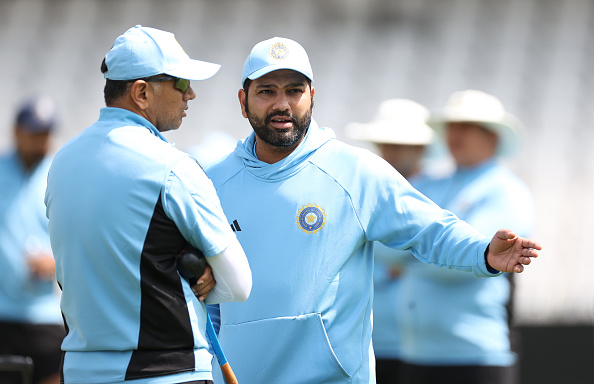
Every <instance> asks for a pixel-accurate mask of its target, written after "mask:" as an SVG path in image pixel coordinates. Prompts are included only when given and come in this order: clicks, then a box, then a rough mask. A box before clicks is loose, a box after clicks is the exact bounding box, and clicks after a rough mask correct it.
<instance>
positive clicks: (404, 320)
mask: <svg viewBox="0 0 594 384" xmlns="http://www.w3.org/2000/svg"><path fill="white" fill-rule="evenodd" d="M416 186H417V188H418V189H419V191H421V192H423V193H424V194H425V195H426V196H427V197H429V198H430V199H432V200H433V201H434V202H435V203H437V204H438V205H440V206H441V207H443V208H445V209H449V210H451V211H452V212H454V213H455V214H456V215H458V216H459V217H460V218H461V219H463V220H465V221H466V222H468V223H469V224H471V225H472V226H473V227H474V228H476V229H477V230H479V231H480V232H482V233H483V234H486V235H487V234H493V233H495V232H496V231H497V230H498V229H501V228H508V229H513V230H514V231H515V232H516V233H517V234H518V235H520V236H529V235H530V232H531V229H532V224H533V218H534V213H533V201H532V196H531V194H530V191H529V190H528V188H527V187H526V185H525V184H524V183H523V182H522V181H521V180H520V179H519V178H518V177H517V176H515V175H514V174H513V173H511V172H510V171H509V170H507V169H506V168H505V167H503V166H502V165H500V164H498V163H497V162H495V161H493V160H489V161H487V162H484V163H482V164H480V165H478V166H475V167H472V168H459V169H457V170H456V172H455V173H454V174H452V175H451V176H449V177H446V178H442V179H437V180H435V179H430V178H426V179H424V180H422V181H419V182H418V183H417V184H416ZM511 277H512V276H510V275H509V274H503V275H501V276H498V277H495V278H492V279H475V278H473V277H472V276H469V275H468V274H465V273H459V272H457V271H453V270H447V269H444V268H435V267H433V266H431V265H425V264H422V263H419V262H418V261H416V260H414V259H413V260H412V262H411V263H409V264H407V266H406V268H405V270H404V273H403V274H402V275H401V279H400V287H399V289H400V293H399V299H398V303H399V304H398V307H397V310H398V314H399V316H398V319H399V329H400V331H401V341H402V345H401V354H402V360H404V361H406V362H408V363H412V364H418V365H495V366H509V365H511V364H513V363H514V362H515V361H516V355H515V353H514V352H513V351H512V350H511V346H510V337H509V327H508V322H509V321H510V318H509V317H508V313H509V309H510V308H508V306H509V304H510V295H511V292H510V289H511V287H510V281H509V278H511Z"/></svg>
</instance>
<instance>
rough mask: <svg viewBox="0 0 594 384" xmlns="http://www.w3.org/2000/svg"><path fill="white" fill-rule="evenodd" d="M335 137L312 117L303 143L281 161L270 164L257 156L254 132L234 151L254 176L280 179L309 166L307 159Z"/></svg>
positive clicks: (272, 179)
mask: <svg viewBox="0 0 594 384" xmlns="http://www.w3.org/2000/svg"><path fill="white" fill-rule="evenodd" d="M333 139H336V135H335V134H334V131H333V130H332V129H330V128H322V127H318V124H317V123H316V122H315V120H313V119H312V120H311V123H310V124H309V128H308V129H307V133H306V134H305V138H304V139H303V141H302V142H301V144H299V146H298V147H297V148H296V149H295V150H294V151H293V152H292V153H291V154H290V155H289V156H287V157H285V158H284V159H282V160H281V161H278V162H276V163H274V164H268V163H265V162H263V161H261V160H259V159H258V158H257V157H256V153H255V143H256V135H255V133H254V132H252V133H251V134H250V135H249V136H248V137H247V138H246V139H245V140H243V141H241V142H239V143H238V144H237V147H236V148H235V152H234V153H235V154H236V155H237V156H239V157H240V158H241V159H242V161H243V164H244V165H245V168H246V169H247V170H248V172H250V173H251V174H253V175H254V176H256V177H258V178H260V179H265V180H270V181H278V180H282V179H286V178H288V177H291V176H292V175H294V174H295V173H297V172H299V170H301V169H302V168H303V167H305V166H307V164H308V163H307V161H306V160H307V159H308V158H309V157H310V156H311V155H313V154H314V153H315V151H316V150H317V149H318V148H320V147H321V146H322V145H324V144H326V143H327V142H328V141H330V140H333Z"/></svg>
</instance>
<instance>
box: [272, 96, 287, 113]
mask: <svg viewBox="0 0 594 384" xmlns="http://www.w3.org/2000/svg"><path fill="white" fill-rule="evenodd" d="M272 109H273V110H275V111H288V110H290V109H291V104H290V103H289V98H288V97H287V95H285V94H284V93H278V94H277V96H276V98H275V100H274V103H273V105H272Z"/></svg>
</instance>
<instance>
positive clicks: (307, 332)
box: [207, 37, 540, 384]
mask: <svg viewBox="0 0 594 384" xmlns="http://www.w3.org/2000/svg"><path fill="white" fill-rule="evenodd" d="M312 82H313V72H312V70H311V66H310V63H309V59H308V57H307V54H306V52H305V50H304V49H303V47H302V46H301V45H299V44H298V43H297V42H295V41H293V40H290V39H286V38H280V37H275V38H272V39H269V40H265V41H262V42H260V43H258V44H256V45H255V46H254V48H253V49H252V51H251V53H250V54H249V56H248V58H247V60H246V61H245V64H244V69H243V76H242V82H241V84H242V88H241V89H240V90H239V93H238V97H239V102H240V106H241V112H242V115H243V116H244V117H245V118H247V119H248V120H249V122H250V124H251V125H252V128H253V131H254V132H253V133H252V134H250V136H248V138H247V139H245V140H244V141H243V142H239V143H238V145H237V147H236V148H235V151H234V152H233V153H232V154H230V155H229V156H227V157H225V158H224V159H223V160H221V161H220V162H219V163H217V164H214V165H213V166H212V167H211V168H209V170H207V173H208V174H209V176H210V177H211V178H212V180H213V183H214V185H215V188H216V189H217V193H218V195H219V197H220V199H221V204H222V206H223V210H224V212H225V214H226V215H227V217H228V219H229V222H230V224H231V225H232V226H233V228H234V229H235V230H236V234H237V237H238V239H239V241H240V242H241V244H242V246H243V247H244V249H245V251H246V254H247V255H248V257H249V260H250V266H251V268H252V272H253V278H254V285H253V288H252V293H251V295H250V298H249V299H248V300H247V301H246V302H245V303H242V304H240V305H237V304H235V303H224V304H222V305H221V306H220V310H221V313H220V315H221V329H220V336H221V344H222V345H223V349H224V350H225V353H226V354H227V357H228V360H229V362H230V364H231V365H232V366H233V369H234V371H235V373H236V374H237V378H238V379H239V381H240V382H241V383H242V384H249V383H259V384H260V383H284V384H287V383H289V384H290V383H345V382H351V383H374V382H375V373H374V361H373V352H372V347H371V312H372V308H371V307H372V298H373V289H372V273H373V243H374V242H375V241H380V242H382V243H383V244H385V245H387V246H390V247H391V248H395V249H410V250H412V252H413V253H414V254H415V256H417V257H419V258H421V259H422V260H424V261H426V262H429V263H436V264H439V265H444V266H448V267H456V268H459V269H461V270H465V271H468V272H471V271H472V272H474V274H475V275H476V276H495V275H497V274H498V273H499V272H498V271H496V270H494V269H493V268H495V269H498V270H503V271H509V272H512V271H515V272H521V271H522V270H523V268H524V265H525V264H528V263H529V262H530V260H531V258H530V256H532V257H534V256H537V254H538V251H537V249H540V246H539V245H538V244H537V243H536V242H534V241H531V240H528V239H524V238H519V237H515V235H514V234H513V233H512V232H511V231H499V232H498V233H497V235H496V236H494V238H493V240H492V241H491V242H490V245H489V241H490V239H489V238H487V237H485V236H483V235H481V234H479V233H478V232H477V231H475V230H474V229H473V228H471V227H470V226H468V225H467V224H466V223H464V222H462V221H460V220H458V219H457V218H456V217H455V216H454V215H452V214H451V213H449V212H447V211H444V210H442V209H440V208H439V207H437V206H436V205H435V204H433V203H432V202H431V201H429V200H427V199H426V198H425V197H424V196H423V195H421V194H419V193H418V192H417V191H416V190H414V189H413V188H412V187H411V186H410V184H409V183H408V182H407V181H406V180H405V179H404V178H403V177H402V176H401V175H400V174H398V172H397V171H396V170H395V169H394V168H393V167H391V166H390V165H389V164H388V163H387V162H385V161H384V160H383V159H381V158H380V157H379V156H376V155H373V154H372V153H371V152H369V151H367V150H363V149H359V148H355V147H351V146H348V145H346V144H344V143H341V142H339V141H338V140H336V138H335V135H334V132H333V131H332V130H331V129H329V128H322V127H319V126H318V125H317V124H316V122H315V121H314V120H313V119H312V118H311V116H312V110H313V99H314V95H315V90H314V88H313V87H312ZM488 245H489V248H488V251H487V246H488ZM503 255H505V256H503ZM486 260H488V263H487V262H486Z"/></svg>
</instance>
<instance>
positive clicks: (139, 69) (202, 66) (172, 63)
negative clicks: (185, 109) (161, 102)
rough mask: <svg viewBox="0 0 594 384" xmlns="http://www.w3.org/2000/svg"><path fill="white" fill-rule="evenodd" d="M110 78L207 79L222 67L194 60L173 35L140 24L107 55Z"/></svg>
mask: <svg viewBox="0 0 594 384" xmlns="http://www.w3.org/2000/svg"><path fill="white" fill-rule="evenodd" d="M105 64H106V66H107V72H105V73H104V77H105V78H106V79H111V80H134V79H141V78H144V77H149V76H154V75H159V74H167V75H170V76H174V77H179V78H182V79H188V80H205V79H208V78H209V77H212V76H213V75H214V74H215V73H217V72H218V70H219V68H220V67H221V66H220V65H219V64H213V63H208V62H205V61H200V60H193V59H190V57H189V56H188V54H187V53H186V52H184V50H183V48H182V47H181V45H179V43H178V42H177V40H176V39H175V36H174V35H173V33H171V32H166V31H161V30H159V29H155V28H149V27H143V26H141V25H137V26H135V27H132V28H130V29H128V30H127V31H126V32H124V34H123V35H121V36H119V37H118V38H117V39H116V40H115V42H114V44H113V47H111V50H110V51H109V52H107V54H106V55H105Z"/></svg>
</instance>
